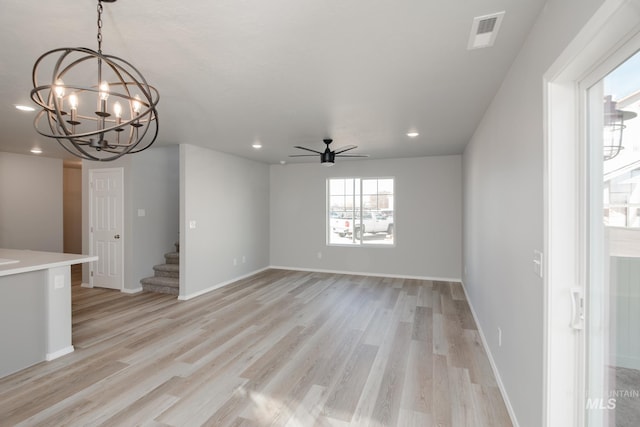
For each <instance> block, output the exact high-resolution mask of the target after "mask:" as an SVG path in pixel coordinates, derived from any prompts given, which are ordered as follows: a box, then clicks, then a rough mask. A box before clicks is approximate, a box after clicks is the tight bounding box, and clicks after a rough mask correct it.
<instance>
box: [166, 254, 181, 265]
mask: <svg viewBox="0 0 640 427" xmlns="http://www.w3.org/2000/svg"><path fill="white" fill-rule="evenodd" d="M164 259H165V260H166V262H167V264H180V254H179V253H178V252H169V253H167V254H164Z"/></svg>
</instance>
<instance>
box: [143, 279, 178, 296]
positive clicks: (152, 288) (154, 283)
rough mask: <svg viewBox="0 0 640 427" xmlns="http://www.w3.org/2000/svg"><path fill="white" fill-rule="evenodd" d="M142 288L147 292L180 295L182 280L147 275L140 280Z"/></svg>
mask: <svg viewBox="0 0 640 427" xmlns="http://www.w3.org/2000/svg"><path fill="white" fill-rule="evenodd" d="M140 283H141V284H142V289H143V290H145V291H147V292H159V293H163V294H171V295H178V293H179V287H180V282H179V280H178V279H176V278H174V277H147V278H145V279H142V280H140Z"/></svg>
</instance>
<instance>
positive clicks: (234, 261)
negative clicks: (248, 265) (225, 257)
mask: <svg viewBox="0 0 640 427" xmlns="http://www.w3.org/2000/svg"><path fill="white" fill-rule="evenodd" d="M233 265H234V266H235V265H238V258H234V259H233Z"/></svg>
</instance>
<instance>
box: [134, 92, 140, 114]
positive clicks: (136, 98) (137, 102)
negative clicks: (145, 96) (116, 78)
mask: <svg viewBox="0 0 640 427" xmlns="http://www.w3.org/2000/svg"><path fill="white" fill-rule="evenodd" d="M133 98H134V99H133V102H132V104H133V106H132V108H133V112H134V113H136V114H140V110H142V102H141V99H140V95H136V96H134V97H133Z"/></svg>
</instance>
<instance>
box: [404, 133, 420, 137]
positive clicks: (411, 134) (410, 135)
mask: <svg viewBox="0 0 640 427" xmlns="http://www.w3.org/2000/svg"><path fill="white" fill-rule="evenodd" d="M418 135H420V134H419V133H418V132H407V136H408V137H409V138H415V137H416V136H418Z"/></svg>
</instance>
